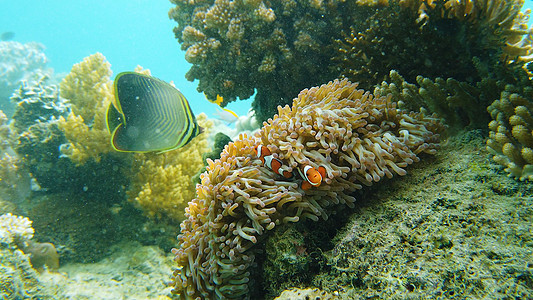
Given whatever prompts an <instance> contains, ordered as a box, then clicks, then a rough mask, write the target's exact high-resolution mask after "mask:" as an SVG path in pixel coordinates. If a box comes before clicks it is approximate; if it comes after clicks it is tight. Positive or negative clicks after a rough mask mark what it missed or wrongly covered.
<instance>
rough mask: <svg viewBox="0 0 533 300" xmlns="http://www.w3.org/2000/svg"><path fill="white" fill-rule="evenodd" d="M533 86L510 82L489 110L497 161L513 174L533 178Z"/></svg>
mask: <svg viewBox="0 0 533 300" xmlns="http://www.w3.org/2000/svg"><path fill="white" fill-rule="evenodd" d="M532 99H533V89H532V88H531V87H529V88H527V89H526V90H525V91H519V90H517V89H516V87H514V86H511V85H508V86H507V87H506V89H505V91H503V92H502V93H501V97H500V99H499V100H496V101H494V102H493V103H492V104H491V105H490V106H489V107H488V111H489V113H490V115H491V116H492V119H493V120H492V121H491V122H490V123H489V129H490V135H489V139H488V140H487V146H488V148H489V149H490V150H491V152H492V153H493V154H494V157H493V158H494V161H496V162H497V163H499V164H500V165H502V166H504V167H505V171H506V172H508V173H509V176H512V177H515V178H518V179H520V180H529V181H530V182H532V181H533V100H532Z"/></svg>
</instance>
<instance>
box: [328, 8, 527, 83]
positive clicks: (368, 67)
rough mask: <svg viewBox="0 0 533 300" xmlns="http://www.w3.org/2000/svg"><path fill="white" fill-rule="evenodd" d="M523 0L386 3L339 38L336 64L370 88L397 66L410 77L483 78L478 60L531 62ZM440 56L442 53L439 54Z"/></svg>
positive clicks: (492, 65) (487, 63) (493, 64)
mask: <svg viewBox="0 0 533 300" xmlns="http://www.w3.org/2000/svg"><path fill="white" fill-rule="evenodd" d="M523 3H524V1H523V0H506V1H494V0H490V1H478V2H475V5H474V2H473V1H454V0H450V1H424V0H399V1H388V3H387V5H386V6H385V7H381V8H379V9H376V10H374V11H372V12H371V14H370V15H369V16H368V17H367V18H361V19H359V20H355V22H354V24H352V25H351V30H350V31H349V32H347V33H346V36H345V37H344V38H342V39H337V40H336V44H337V45H338V47H336V48H337V49H338V50H337V51H338V54H337V55H336V56H335V57H334V61H336V62H337V63H336V64H334V67H335V68H338V69H339V70H340V71H341V73H342V74H343V75H345V76H346V77H347V78H348V79H350V80H352V81H357V82H360V83H361V85H362V86H363V87H365V88H371V87H372V85H374V84H377V83H378V82H380V81H382V80H387V79H388V78H387V75H388V73H389V71H390V70H392V69H395V70H398V72H399V73H400V74H401V75H402V76H404V77H405V78H406V79H407V81H409V82H414V81H415V79H416V77H417V76H419V75H420V76H424V77H428V78H431V79H434V78H436V77H441V78H454V79H455V80H458V81H468V82H470V83H473V82H477V81H479V80H481V78H482V77H481V76H480V74H478V72H477V70H476V67H475V64H474V58H475V59H478V60H481V62H482V63H483V64H484V65H485V66H486V67H488V68H495V67H496V66H498V65H500V64H504V65H509V64H513V63H517V64H520V65H523V64H524V63H525V62H529V61H530V60H531V59H532V57H531V54H532V53H533V52H532V51H533V46H532V36H531V33H530V30H529V29H528V25H527V21H528V13H525V14H524V13H521V12H520V8H521V7H522V5H523ZM435 54H438V55H435Z"/></svg>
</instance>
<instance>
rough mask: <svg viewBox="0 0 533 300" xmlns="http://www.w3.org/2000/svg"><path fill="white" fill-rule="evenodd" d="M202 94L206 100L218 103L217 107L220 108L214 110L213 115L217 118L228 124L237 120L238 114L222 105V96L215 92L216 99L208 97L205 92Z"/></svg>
mask: <svg viewBox="0 0 533 300" xmlns="http://www.w3.org/2000/svg"><path fill="white" fill-rule="evenodd" d="M204 96H205V98H206V99H207V101H209V102H211V103H214V104H216V105H218V107H219V108H220V109H217V111H216V112H215V116H216V117H217V119H219V120H222V121H224V122H226V123H228V124H232V123H235V122H237V120H239V116H238V115H237V114H236V113H235V112H234V111H232V110H229V109H227V108H224V107H222V102H223V101H224V98H223V97H222V96H220V95H219V94H217V98H216V100H211V99H209V98H208V97H207V95H206V94H205V93H204Z"/></svg>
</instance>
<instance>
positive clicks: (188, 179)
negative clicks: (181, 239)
mask: <svg viewBox="0 0 533 300" xmlns="http://www.w3.org/2000/svg"><path fill="white" fill-rule="evenodd" d="M197 122H198V124H199V125H200V126H201V127H202V128H203V129H204V133H203V134H201V135H200V136H198V137H196V138H195V139H193V140H192V141H191V142H190V143H189V144H187V145H186V146H185V147H183V148H180V149H176V150H173V151H169V152H165V153H138V154H135V158H134V164H133V167H132V170H133V173H134V174H135V175H134V179H133V180H132V183H131V186H130V189H129V190H128V191H127V195H128V199H129V201H131V202H133V203H135V204H136V205H137V206H139V207H140V208H141V209H142V210H143V211H144V212H145V213H146V214H147V215H148V216H149V217H151V218H156V219H165V218H166V219H169V220H170V221H171V222H175V223H179V222H181V221H183V218H184V216H183V214H184V209H185V207H187V202H188V201H190V200H191V199H193V198H194V195H195V183H194V182H193V181H192V178H193V176H194V175H195V174H196V172H198V170H200V169H201V168H202V167H203V165H204V164H203V161H202V155H203V154H204V153H206V152H207V151H208V145H207V143H208V142H207V137H208V135H209V131H210V129H211V127H212V126H213V124H212V122H211V121H209V120H208V119H207V116H206V115H205V114H203V113H202V114H199V115H198V116H197Z"/></svg>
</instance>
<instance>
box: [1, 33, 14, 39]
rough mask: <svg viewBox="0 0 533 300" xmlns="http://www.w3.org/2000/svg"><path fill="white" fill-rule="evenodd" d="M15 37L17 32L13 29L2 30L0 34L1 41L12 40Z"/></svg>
mask: <svg viewBox="0 0 533 300" xmlns="http://www.w3.org/2000/svg"><path fill="white" fill-rule="evenodd" d="M14 37H15V33H14V32H13V31H6V32H2V34H0V41H11V40H12V39H13V38H14Z"/></svg>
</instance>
